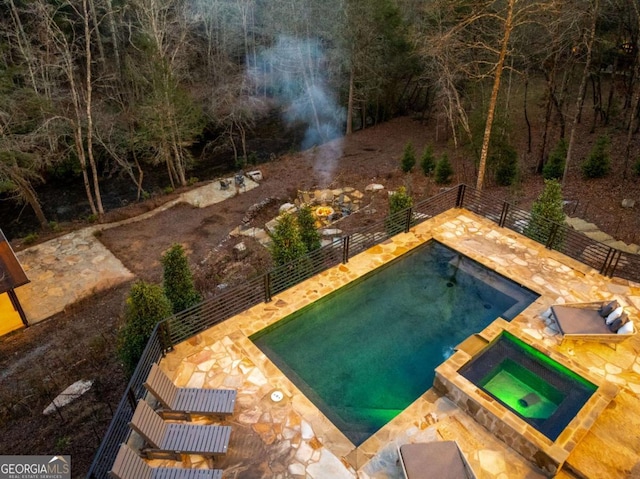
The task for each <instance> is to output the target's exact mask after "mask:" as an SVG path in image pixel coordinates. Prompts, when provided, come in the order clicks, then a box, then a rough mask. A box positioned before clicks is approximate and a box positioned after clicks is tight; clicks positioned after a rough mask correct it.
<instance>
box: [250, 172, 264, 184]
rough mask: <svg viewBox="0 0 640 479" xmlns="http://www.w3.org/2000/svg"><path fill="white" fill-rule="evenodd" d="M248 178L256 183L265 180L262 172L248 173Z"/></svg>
mask: <svg viewBox="0 0 640 479" xmlns="http://www.w3.org/2000/svg"><path fill="white" fill-rule="evenodd" d="M247 176H248V177H249V178H251V179H252V180H253V181H255V182H256V183H257V182H259V181H262V179H263V177H262V171H260V170H253V171H248V172H247Z"/></svg>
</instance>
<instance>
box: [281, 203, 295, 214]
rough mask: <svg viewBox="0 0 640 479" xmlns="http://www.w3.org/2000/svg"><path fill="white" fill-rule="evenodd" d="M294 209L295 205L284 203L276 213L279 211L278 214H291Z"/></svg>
mask: <svg viewBox="0 0 640 479" xmlns="http://www.w3.org/2000/svg"><path fill="white" fill-rule="evenodd" d="M295 209H296V205H294V204H293V203H285V204H283V205H282V206H281V207H280V209H279V210H278V211H280V213H293V211H295Z"/></svg>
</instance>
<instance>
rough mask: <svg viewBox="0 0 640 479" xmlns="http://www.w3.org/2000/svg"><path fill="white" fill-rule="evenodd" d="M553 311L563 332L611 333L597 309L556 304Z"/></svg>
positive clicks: (552, 308)
mask: <svg viewBox="0 0 640 479" xmlns="http://www.w3.org/2000/svg"><path fill="white" fill-rule="evenodd" d="M551 311H553V316H554V318H555V320H556V322H557V324H558V326H559V327H560V332H561V333H562V334H581V335H582V334H611V331H609V328H608V327H607V325H606V324H605V323H604V320H603V319H602V316H600V313H598V311H597V310H596V309H587V308H574V307H571V306H564V305H555V306H552V307H551Z"/></svg>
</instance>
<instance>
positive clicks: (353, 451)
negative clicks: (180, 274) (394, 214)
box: [161, 210, 640, 479]
mask: <svg viewBox="0 0 640 479" xmlns="http://www.w3.org/2000/svg"><path fill="white" fill-rule="evenodd" d="M432 238H434V239H436V240H438V241H440V242H442V243H444V244H446V245H448V246H450V247H453V248H455V249H456V250H458V251H460V252H461V253H463V254H465V255H467V256H469V257H471V258H473V259H475V260H477V261H479V262H480V263H482V264H484V265H485V266H488V267H490V268H492V269H494V270H496V271H498V272H499V273H501V274H503V275H505V276H507V277H510V278H512V279H514V280H516V281H517V282H519V283H520V284H522V285H523V286H526V287H528V288H530V289H533V290H534V291H536V292H538V293H539V294H540V297H539V298H538V300H536V301H535V302H534V303H533V304H532V305H531V306H530V307H528V308H527V309H526V310H525V311H524V312H523V313H521V314H520V315H519V316H518V317H517V318H515V319H514V320H513V321H512V324H513V325H514V327H519V328H520V329H521V330H522V331H523V332H525V333H527V334H529V335H530V336H531V337H534V338H536V339H537V340H538V341H542V342H543V343H544V344H545V346H546V347H547V348H549V349H550V350H551V351H552V352H553V351H557V352H559V353H562V354H564V355H566V356H567V357H570V358H572V359H573V360H575V361H576V362H578V363H579V364H581V365H582V367H584V368H585V369H588V370H590V371H592V372H593V373H594V374H599V375H600V376H602V377H603V378H604V380H605V381H611V382H615V384H617V385H618V386H620V387H621V388H622V389H623V390H625V391H626V393H625V394H627V395H629V397H630V398H633V399H634V401H631V400H628V401H625V402H624V409H623V410H620V408H618V409H616V408H615V407H614V406H611V405H610V406H609V407H608V408H607V409H606V414H603V415H602V417H600V418H597V419H596V420H595V425H594V427H593V431H594V434H599V435H598V437H601V434H600V433H599V432H598V431H608V430H609V429H610V428H613V429H615V430H616V431H617V434H616V435H615V437H616V439H617V440H627V441H632V440H637V438H636V439H634V438H633V437H631V436H629V435H633V434H634V432H633V431H631V430H629V431H626V432H625V431H624V430H622V431H620V430H621V429H622V428H621V427H619V426H618V425H617V424H616V423H617V421H619V420H621V419H623V418H624V417H625V415H627V414H634V415H637V416H638V417H640V404H637V403H638V401H637V394H638V390H640V375H638V371H640V359H639V358H638V351H640V339H639V338H638V335H636V336H634V337H632V338H630V339H628V340H627V341H625V342H623V343H621V344H619V345H617V347H616V348H615V349H614V348H612V347H611V346H610V345H606V344H605V345H603V344H598V343H584V342H572V341H566V342H564V344H562V345H561V341H560V337H559V335H558V331H557V328H555V327H554V325H553V324H551V323H550V322H549V320H546V319H545V318H544V317H542V313H543V312H544V311H546V309H547V308H548V307H549V306H550V305H552V304H555V303H570V302H585V301H596V300H605V299H611V298H616V299H618V300H619V301H620V302H621V303H622V304H625V305H627V306H628V308H627V310H628V312H629V313H630V316H631V317H632V318H634V319H635V320H636V321H637V318H638V309H637V305H638V297H639V295H640V285H638V284H635V283H630V282H628V281H622V280H619V279H615V278H614V279H610V278H605V277H602V276H601V275H599V274H598V273H597V271H595V270H593V269H591V268H588V267H585V266H584V265H581V264H580V263H578V262H576V261H574V260H572V259H571V258H568V257H565V256H563V255H561V254H559V253H557V252H555V251H550V250H546V249H545V248H543V247H542V246H540V245H538V244H537V243H535V242H533V241H531V240H529V239H527V238H524V237H522V236H520V235H518V234H517V233H514V232H512V231H509V230H505V229H502V228H499V227H498V226H497V225H496V224H494V223H492V222H490V221H487V220H485V219H482V218H480V217H477V216H476V215H474V214H473V213H470V212H467V211H465V210H451V211H449V212H446V213H444V214H442V215H439V216H438V217H436V218H434V219H431V220H429V221H427V222H425V223H423V224H421V225H419V226H417V227H415V228H413V229H412V230H411V232H410V233H407V234H400V235H398V236H396V237H395V238H393V240H392V241H387V242H384V243H383V244H380V245H377V246H374V247H373V248H370V249H369V250H367V251H366V252H364V253H362V254H360V255H358V256H356V257H355V258H353V259H351V260H350V261H349V262H348V263H347V264H342V265H339V266H337V267H335V268H331V269H330V270H328V271H325V272H323V273H321V274H319V275H317V276H316V277H314V278H311V279H309V280H307V281H305V282H304V283H302V284H300V285H298V286H296V287H294V288H291V289H290V290H287V291H285V292H283V293H281V294H279V295H277V296H276V297H274V298H273V300H272V301H271V302H270V303H266V304H260V305H257V306H255V307H253V308H251V309H249V310H247V311H245V312H243V313H241V314H239V315H237V316H235V317H233V318H231V319H229V320H227V321H225V322H224V323H222V324H220V325H217V326H215V327H213V328H211V329H209V330H207V331H205V332H203V333H201V334H200V335H198V336H196V337H194V338H192V339H190V340H188V341H186V342H184V343H182V344H179V345H177V347H176V348H175V350H174V351H173V352H172V353H170V354H168V355H167V357H166V358H165V359H164V360H163V361H162V363H161V366H162V367H163V368H164V369H165V370H166V371H167V372H168V374H170V375H171V376H172V377H174V378H176V382H178V384H179V385H185V384H188V383H189V381H191V380H192V378H193V377H194V376H195V375H198V381H200V374H201V373H202V372H205V378H206V379H204V382H203V387H218V386H221V387H235V388H237V389H238V394H239V401H238V404H239V406H238V407H239V410H238V411H237V413H236V417H235V418H234V419H233V420H232V424H234V423H237V424H238V428H237V430H238V434H237V435H236V436H235V439H234V436H232V443H233V441H234V440H237V441H238V443H239V444H244V443H245V442H247V441H249V442H251V437H250V436H252V435H253V436H255V435H257V436H259V438H260V443H261V444H262V448H261V451H262V453H261V454H258V455H256V454H254V453H252V451H249V450H247V451H237V452H236V453H235V455H233V456H232V457H230V458H225V459H223V460H222V461H224V462H222V463H220V464H221V465H224V466H225V467H228V468H229V470H231V471H235V470H238V468H241V469H242V470H243V471H246V474H247V477H254V476H255V477H282V478H285V477H314V478H315V477H358V478H360V479H395V478H400V477H402V476H401V471H400V469H399V467H398V465H397V452H396V450H397V446H398V445H399V444H402V443H405V442H418V441H432V440H441V439H456V440H457V441H458V442H459V443H460V446H461V448H462V450H463V451H464V453H465V454H466V456H467V457H468V459H469V461H470V463H471V465H472V467H473V468H474V469H475V470H476V472H477V473H478V475H479V477H482V478H500V479H506V478H534V477H542V475H541V473H540V471H538V470H536V469H535V467H534V466H532V465H531V464H530V463H529V462H528V460H527V459H526V458H523V457H521V456H520V455H518V454H517V453H515V452H514V451H513V450H511V449H510V448H508V447H507V446H506V445H505V444H504V443H502V442H500V441H499V440H497V439H496V438H495V437H494V436H493V435H491V434H490V433H489V432H488V431H486V430H485V429H484V428H482V427H481V426H479V425H478V424H477V423H476V422H475V421H473V420H472V419H471V418H470V417H468V416H467V415H465V414H464V413H463V412H462V411H461V410H459V409H458V408H457V407H456V406H455V405H454V404H453V403H451V402H450V401H449V400H448V399H446V398H443V397H440V396H438V395H437V394H436V393H435V392H434V391H433V390H429V391H427V392H426V393H425V394H424V395H423V396H421V397H420V398H418V399H417V400H416V401H415V402H414V403H413V404H412V405H410V406H409V407H408V408H407V409H406V410H405V411H403V412H402V413H401V414H400V415H399V416H397V417H396V418H395V419H393V420H392V421H391V422H390V423H388V424H387V425H386V426H385V427H383V428H382V429H381V430H380V431H378V432H377V433H376V434H374V435H373V436H372V437H371V438H369V439H368V440H367V441H365V442H364V443H363V444H362V445H360V446H359V447H357V448H356V447H355V446H354V445H353V444H352V443H351V442H350V441H349V440H348V439H347V438H346V437H345V436H344V435H342V433H341V432H340V431H339V430H337V428H335V426H333V424H332V423H331V422H330V421H328V420H327V419H326V417H324V415H323V414H322V413H321V412H320V411H319V410H318V409H317V408H316V407H315V406H314V405H313V403H311V402H310V401H309V400H308V399H307V398H306V397H305V396H304V395H303V394H302V393H301V392H300V391H299V390H298V389H297V388H296V387H295V385H294V384H293V383H292V382H291V381H290V380H289V379H288V378H287V377H286V376H284V375H283V374H282V373H281V372H280V371H279V370H278V368H276V367H275V366H274V365H273V364H272V363H271V361H270V360H269V359H268V358H267V357H266V356H265V355H264V354H263V353H262V352H261V351H260V350H259V349H258V348H257V347H255V346H254V345H253V343H252V342H251V341H250V340H249V339H248V337H249V336H250V335H251V334H253V333H255V332H257V331H259V330H261V329H263V328H264V327H266V326H268V325H270V324H273V323H274V322H276V321H278V320H279V319H280V318H283V317H285V316H287V315H289V314H291V313H292V312H294V311H296V310H297V309H299V308H302V307H304V306H305V305H307V304H310V303H311V302H313V301H316V300H317V299H319V298H321V297H322V296H324V295H326V294H329V293H330V292H332V291H334V290H335V289H338V288H339V287H341V286H342V285H345V284H347V283H348V282H350V281H352V280H354V279H356V278H357V277H359V276H361V275H362V274H365V273H366V272H368V271H371V270H372V269H374V268H376V267H378V266H380V265H382V264H384V263H386V262H388V261H391V260H393V259H395V258H396V257H398V256H400V255H401V254H403V253H405V252H406V251H408V250H410V249H412V248H415V247H416V246H419V245H420V244H422V243H423V242H425V241H428V240H429V239H432ZM209 351H210V352H209ZM225 351H226V352H225ZM214 352H215V354H216V357H215V360H216V361H217V362H214V363H212V362H211V361H212V359H214V358H213V357H212V354H213V353H214ZM234 368H237V369H234ZM276 389H277V390H279V391H282V393H283V394H284V396H285V399H284V400H283V404H280V405H277V404H274V403H273V402H272V401H271V400H270V399H269V398H270V393H271V392H272V391H273V390H276ZM612 404H615V401H613V402H612ZM274 410H277V411H284V410H286V414H287V417H289V415H293V416H294V417H296V418H299V421H300V425H299V426H298V425H297V421H298V419H295V420H293V421H292V422H291V423H290V424H296V426H294V427H290V425H289V426H288V425H287V423H286V422H283V420H282V414H284V413H281V415H280V416H278V415H277V414H274V412H273V411H274ZM627 436H629V437H627ZM588 439H589V436H587V437H586V438H585V439H584V441H583V442H584V443H585V444H587V440H588ZM581 444H582V443H580V444H578V446H577V447H575V449H574V453H573V454H572V456H570V460H571V465H572V467H574V468H575V470H580V471H581V472H582V473H583V474H586V477H618V476H617V474H618V473H619V471H618V470H617V469H615V468H616V467H618V466H616V465H615V464H614V463H613V462H614V461H601V462H600V463H599V464H600V465H601V469H600V470H599V471H598V474H605V475H597V474H596V475H590V473H589V469H590V467H589V465H588V464H587V463H585V457H588V458H589V461H594V460H595V461H597V460H598V459H597V455H596V456H594V454H596V452H595V451H594V450H593V449H594V448H593V447H588V445H587V446H584V447H585V448H587V449H582V448H581ZM630 444H635V443H634V442H630ZM240 448H241V447H240V446H239V449H240ZM585 450H586V451H588V452H584V451H585ZM630 450H632V449H631V448H628V449H626V450H625V451H626V452H625V453H628V457H627V459H626V460H625V463H624V464H623V465H621V466H620V467H621V468H626V469H628V467H629V466H628V464H629V463H630V462H631V461H633V460H636V461H638V460H640V453H639V452H638V451H639V449H636V451H635V453H634V452H629V451H630ZM606 453H607V452H606V451H604V452H602V453H601V454H606ZM325 468H326V470H327V471H331V472H327V474H330V475H324V476H323V475H322V472H323V471H324V469H325ZM611 468H614V469H611ZM265 470H267V471H269V470H270V471H271V472H272V475H270V474H269V473H264V475H263V472H264V471H265ZM584 470H586V471H587V472H586V473H585V472H584ZM261 471H262V472H261ZM277 471H279V472H277ZM603 471H604V472H603ZM609 473H610V474H611V475H610V476H607V475H606V474H609ZM560 475H561V476H562V477H571V475H570V474H569V473H568V472H567V471H561V473H560ZM229 477H234V476H233V475H231V474H230V475H229Z"/></svg>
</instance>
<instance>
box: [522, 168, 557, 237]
mask: <svg viewBox="0 0 640 479" xmlns="http://www.w3.org/2000/svg"><path fill="white" fill-rule="evenodd" d="M554 223H556V224H560V225H563V224H564V223H565V216H564V211H563V210H562V187H561V185H560V183H559V182H558V181H557V180H544V189H543V190H542V193H540V196H538V198H537V199H536V200H535V201H534V202H533V205H532V206H531V219H530V221H529V224H527V226H526V227H525V229H524V234H525V236H528V237H529V238H532V239H534V240H536V241H538V242H540V243H543V244H546V243H547V240H548V239H549V235H550V234H551V232H552V230H553V228H554V227H555V225H554ZM563 241H564V237H563V235H562V228H560V230H559V231H558V234H557V235H556V237H555V240H554V241H553V244H552V245H551V246H552V247H554V248H558V247H559V246H561V245H562V243H563Z"/></svg>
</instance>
